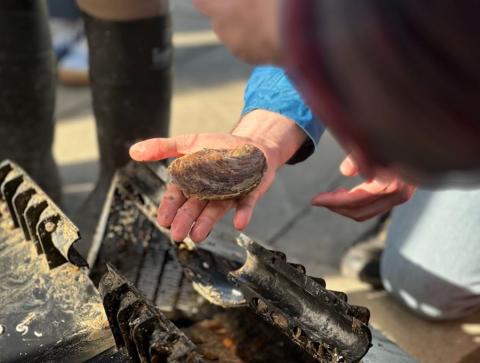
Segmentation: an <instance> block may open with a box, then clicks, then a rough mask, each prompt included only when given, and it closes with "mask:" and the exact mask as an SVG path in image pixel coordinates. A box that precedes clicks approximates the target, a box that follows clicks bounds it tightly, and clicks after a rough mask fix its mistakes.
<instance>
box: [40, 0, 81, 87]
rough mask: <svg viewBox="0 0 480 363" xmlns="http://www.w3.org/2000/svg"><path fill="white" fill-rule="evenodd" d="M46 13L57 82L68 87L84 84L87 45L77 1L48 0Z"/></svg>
mask: <svg viewBox="0 0 480 363" xmlns="http://www.w3.org/2000/svg"><path fill="white" fill-rule="evenodd" d="M48 12H49V17H50V19H49V23H50V32H51V35H52V43H53V50H54V52H55V55H56V57H57V62H58V64H57V74H58V79H59V80H60V82H62V83H63V84H65V85H69V86H85V85H87V84H88V83H89V77H88V46H87V40H86V36H85V30H84V27H83V21H82V18H81V12H80V9H79V8H78V6H77V3H76V1H75V0H49V1H48Z"/></svg>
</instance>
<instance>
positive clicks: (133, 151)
mask: <svg viewBox="0 0 480 363" xmlns="http://www.w3.org/2000/svg"><path fill="white" fill-rule="evenodd" d="M144 152H145V145H144V144H143V142H137V143H136V144H134V145H132V147H131V148H130V155H132V156H133V157H137V158H138V157H141V156H142V155H143V153H144Z"/></svg>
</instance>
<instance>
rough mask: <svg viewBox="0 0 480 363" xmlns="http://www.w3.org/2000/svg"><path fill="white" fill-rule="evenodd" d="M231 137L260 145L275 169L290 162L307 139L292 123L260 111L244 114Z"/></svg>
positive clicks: (279, 115) (270, 113) (274, 113)
mask: <svg viewBox="0 0 480 363" xmlns="http://www.w3.org/2000/svg"><path fill="white" fill-rule="evenodd" d="M232 135H235V136H241V137H247V138H249V139H251V140H252V141H253V142H255V143H257V144H259V145H261V146H262V148H263V149H265V150H264V151H266V152H267V153H268V154H269V155H268V159H270V162H271V163H272V162H273V164H274V165H272V166H274V167H275V168H279V167H280V166H282V165H284V164H285V163H286V162H287V161H288V160H290V158H291V157H292V156H293V155H294V154H295V153H296V151H297V150H298V149H299V148H300V147H301V146H302V145H303V144H304V142H305V140H306V139H307V135H306V134H305V132H304V131H303V130H302V129H301V128H300V127H298V126H297V124H296V123H295V122H294V121H292V120H290V119H289V118H287V117H285V116H283V115H281V114H279V113H276V112H271V111H267V110H262V109H257V110H254V111H251V112H249V113H247V114H245V115H244V116H243V117H242V118H241V120H240V122H239V123H238V124H237V125H236V126H235V128H234V129H233V130H232Z"/></svg>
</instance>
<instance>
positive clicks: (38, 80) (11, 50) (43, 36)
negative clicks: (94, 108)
mask: <svg viewBox="0 0 480 363" xmlns="http://www.w3.org/2000/svg"><path fill="white" fill-rule="evenodd" d="M54 67H55V63H54V56H53V52H52V46H51V41H50V34H49V29H48V17H47V12H46V6H45V3H44V2H43V1H38V0H23V1H18V0H2V1H0V85H1V86H0V139H1V140H2V142H1V143H0V159H4V158H10V159H12V160H14V161H16V162H18V163H19V164H20V166H22V167H23V168H25V169H26V171H27V172H28V173H29V174H30V175H31V176H32V177H33V178H34V179H35V180H36V181H37V182H38V183H39V184H40V185H41V186H42V187H43V188H44V189H45V191H46V192H47V193H49V194H50V196H51V197H53V198H56V199H59V198H60V179H59V176H58V170H57V168H56V165H55V162H54V160H53V156H52V143H53V131H54V129H53V128H54V116H53V112H54V102H55V70H54Z"/></svg>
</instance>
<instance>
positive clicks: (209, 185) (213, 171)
mask: <svg viewBox="0 0 480 363" xmlns="http://www.w3.org/2000/svg"><path fill="white" fill-rule="evenodd" d="M266 165H267V163H266V159H265V156H264V155H263V152H262V151H261V150H260V149H259V148H257V147H256V146H253V145H250V144H247V145H243V146H242V147H239V148H237V149H203V150H201V151H197V152H195V153H192V154H188V155H185V156H182V157H180V158H178V159H176V160H175V161H174V162H173V163H172V164H170V166H169V168H168V169H169V172H170V176H171V177H172V182H173V183H174V184H176V185H178V186H179V187H180V188H181V189H182V191H183V194H185V196H186V197H187V198H191V197H193V198H196V199H200V200H224V199H234V198H238V197H241V196H243V195H245V194H248V193H249V192H251V191H252V190H253V189H255V187H257V186H258V184H260V181H261V179H262V176H263V172H264V171H265V168H266Z"/></svg>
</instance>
